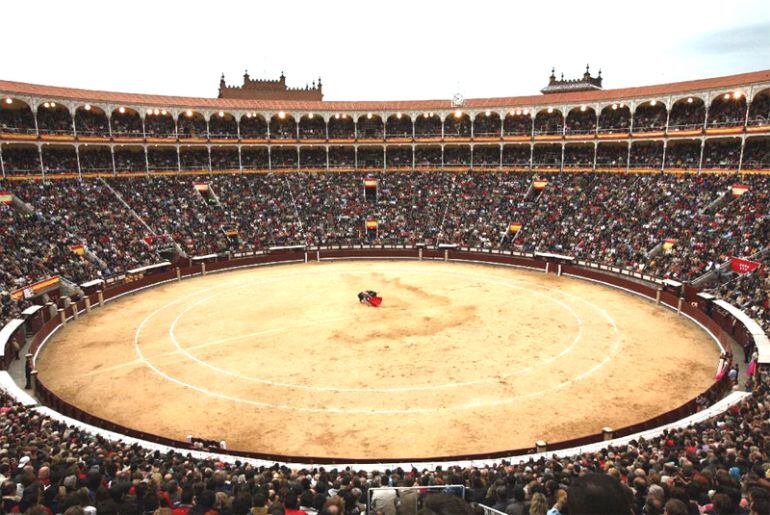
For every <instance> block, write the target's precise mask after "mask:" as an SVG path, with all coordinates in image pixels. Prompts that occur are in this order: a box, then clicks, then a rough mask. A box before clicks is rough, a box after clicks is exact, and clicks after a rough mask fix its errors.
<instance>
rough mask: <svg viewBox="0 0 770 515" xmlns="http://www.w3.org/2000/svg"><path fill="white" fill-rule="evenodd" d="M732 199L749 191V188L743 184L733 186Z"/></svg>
mask: <svg viewBox="0 0 770 515" xmlns="http://www.w3.org/2000/svg"><path fill="white" fill-rule="evenodd" d="M732 189H733V197H740V196H741V195H743V194H744V193H746V192H747V191H749V187H748V186H746V185H744V184H733V188H732Z"/></svg>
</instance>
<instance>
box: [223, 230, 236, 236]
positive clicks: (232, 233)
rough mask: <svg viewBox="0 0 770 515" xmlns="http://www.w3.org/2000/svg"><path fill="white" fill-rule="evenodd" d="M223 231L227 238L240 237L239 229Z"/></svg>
mask: <svg viewBox="0 0 770 515" xmlns="http://www.w3.org/2000/svg"><path fill="white" fill-rule="evenodd" d="M222 230H223V231H224V232H225V236H238V229H233V228H226V229H222Z"/></svg>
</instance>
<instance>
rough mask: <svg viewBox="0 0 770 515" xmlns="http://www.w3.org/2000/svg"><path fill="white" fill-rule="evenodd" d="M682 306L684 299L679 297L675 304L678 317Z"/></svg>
mask: <svg viewBox="0 0 770 515" xmlns="http://www.w3.org/2000/svg"><path fill="white" fill-rule="evenodd" d="M682 304H684V297H679V300H678V301H677V302H676V313H677V314H678V315H681V314H682Z"/></svg>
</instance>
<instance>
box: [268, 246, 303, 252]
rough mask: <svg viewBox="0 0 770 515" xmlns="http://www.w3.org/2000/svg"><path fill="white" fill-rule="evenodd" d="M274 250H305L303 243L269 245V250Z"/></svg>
mask: <svg viewBox="0 0 770 515" xmlns="http://www.w3.org/2000/svg"><path fill="white" fill-rule="evenodd" d="M274 250H305V246H304V245H283V246H278V247H270V251H274Z"/></svg>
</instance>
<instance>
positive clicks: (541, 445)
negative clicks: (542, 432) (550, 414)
mask: <svg viewBox="0 0 770 515" xmlns="http://www.w3.org/2000/svg"><path fill="white" fill-rule="evenodd" d="M547 448H548V444H547V443H546V442H545V440H538V441H537V442H535V450H536V451H537V452H545V451H546V450H548V449H547Z"/></svg>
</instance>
